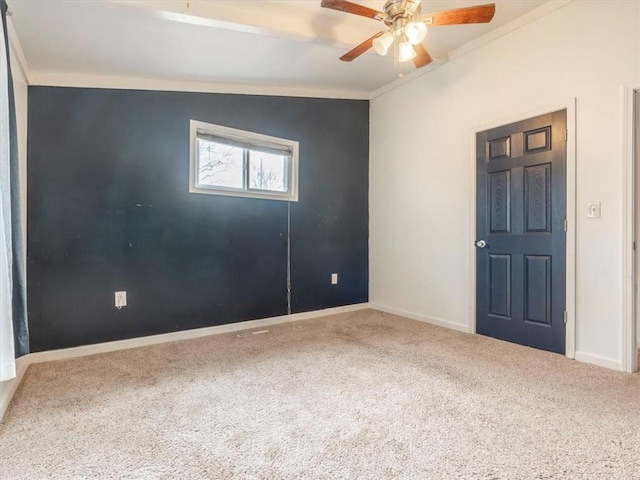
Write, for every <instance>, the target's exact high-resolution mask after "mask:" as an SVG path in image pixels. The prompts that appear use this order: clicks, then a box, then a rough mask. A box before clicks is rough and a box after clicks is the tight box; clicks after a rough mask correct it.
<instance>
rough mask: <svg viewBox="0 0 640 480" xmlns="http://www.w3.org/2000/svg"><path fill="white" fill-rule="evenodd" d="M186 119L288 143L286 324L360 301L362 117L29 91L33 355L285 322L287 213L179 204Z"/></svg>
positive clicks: (237, 205)
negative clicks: (291, 184)
mask: <svg viewBox="0 0 640 480" xmlns="http://www.w3.org/2000/svg"><path fill="white" fill-rule="evenodd" d="M190 119H194V120H200V121H204V122H210V123H215V124H219V125H225V126H229V127H233V128H240V129H244V130H249V131H254V132H257V133H262V134H266V135H273V136H277V137H282V138H288V139H292V140H297V141H299V142H300V183H299V185H300V193H299V202H295V203H291V204H290V206H291V227H290V235H291V279H292V311H293V313H297V312H304V311H309V310H316V309H321V308H328V307H335V306H340V305H348V304H354V303H361V302H366V301H367V300H368V217H369V215H368V176H369V170H368V168H369V167H368V157H369V104H368V102H366V101H357V100H333V99H312V98H290V97H268V96H249V95H225V94H200V93H176V92H150V91H129V90H103V89H80V88H58V87H30V88H29V129H28V244H27V269H28V275H27V279H28V300H29V322H30V329H31V350H32V351H33V352H37V351H43V350H50V349H57V348H66V347H73V346H77V345H85V344H92V343H98V342H105V341H112V340H120V339H125V338H132V337H139V336H145V335H152V334H158V333H167V332H173V331H178V330H185V329H191V328H198V327H206V326H212V325H222V324H225V323H231V322H238V321H245V320H252V319H257V318H264V317H270V316H275V315H284V314H286V313H287V291H286V286H287V206H288V204H287V202H282V201H273V200H258V199H245V198H233V197H224V196H217V195H202V194H191V193H189V191H188V190H189V186H188V174H189V120H190ZM333 272H337V273H338V274H339V280H340V281H339V284H338V285H331V284H330V275H331V273H333ZM117 290H126V291H127V296H128V306H127V307H125V308H123V309H122V310H117V309H116V308H115V307H114V292H115V291H117Z"/></svg>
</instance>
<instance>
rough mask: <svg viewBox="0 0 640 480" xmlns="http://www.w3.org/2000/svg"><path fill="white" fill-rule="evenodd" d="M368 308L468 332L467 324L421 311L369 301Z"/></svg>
mask: <svg viewBox="0 0 640 480" xmlns="http://www.w3.org/2000/svg"><path fill="white" fill-rule="evenodd" d="M369 308H372V309H374V310H380V311H381V312H385V313H391V314H392V315H398V316H401V317H407V318H410V319H412V320H418V321H419V322H425V323H430V324H431V325H436V326H438V327H444V328H450V329H451V330H457V331H458V332H464V333H469V326H468V325H463V324H460V323H455V322H450V321H449V320H442V319H440V318H434V317H429V316H427V315H423V314H421V313H414V312H408V311H406V310H402V309H399V308H393V307H387V306H385V305H379V304H377V303H369Z"/></svg>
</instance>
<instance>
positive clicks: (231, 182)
mask: <svg viewBox="0 0 640 480" xmlns="http://www.w3.org/2000/svg"><path fill="white" fill-rule="evenodd" d="M197 144H198V145H197V148H198V185H200V186H207V185H210V186H215V187H227V188H243V185H244V182H243V168H242V148H240V147H234V146H231V145H223V144H221V143H216V142H211V141H208V140H203V139H202V138H198V141H197Z"/></svg>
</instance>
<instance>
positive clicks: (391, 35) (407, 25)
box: [321, 0, 496, 76]
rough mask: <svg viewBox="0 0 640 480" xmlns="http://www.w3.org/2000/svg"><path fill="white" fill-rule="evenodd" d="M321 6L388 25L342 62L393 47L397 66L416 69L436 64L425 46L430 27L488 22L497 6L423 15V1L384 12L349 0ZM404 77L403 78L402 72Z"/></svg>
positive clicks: (401, 0) (392, 5) (404, 1)
mask: <svg viewBox="0 0 640 480" xmlns="http://www.w3.org/2000/svg"><path fill="white" fill-rule="evenodd" d="M321 6H322V7H325V8H331V9H333V10H339V11H341V12H347V13H353V14H355V15H360V16H363V17H367V18H371V19H373V20H378V21H383V22H384V24H385V25H386V26H387V30H386V31H381V32H378V33H376V34H375V35H373V36H372V37H370V38H367V39H366V40H365V41H364V42H362V43H361V44H360V45H358V46H356V47H355V48H353V49H351V50H350V51H348V52H347V53H345V54H344V55H343V56H342V57H340V60H342V61H344V62H350V61H352V60H354V59H356V58H358V57H359V56H360V55H362V54H363V53H364V52H366V51H367V50H369V49H370V48H372V47H373V48H374V49H375V50H376V52H378V53H379V54H380V55H386V54H387V52H388V51H389V49H390V48H391V47H393V55H394V59H395V62H396V67H399V66H400V65H402V64H403V63H405V62H408V61H409V60H413V64H414V65H415V67H416V68H422V67H424V66H426V65H429V64H430V63H431V62H432V61H433V59H432V58H431V55H429V52H427V50H426V49H425V48H424V46H423V45H422V41H423V40H424V39H425V36H426V34H427V25H429V26H440V25H462V24H467V23H488V22H490V21H491V20H492V19H493V15H494V14H495V12H496V6H495V4H493V3H490V4H487V5H478V6H475V7H464V8H456V9H453V10H445V11H443V12H438V13H429V14H427V15H422V6H421V5H420V0H388V1H387V3H385V4H384V7H383V11H382V12H380V11H378V10H375V9H373V8H369V7H366V6H364V5H358V4H357V3H353V2H349V1H347V0H322V4H321ZM400 75H401V76H402V71H401V70H400Z"/></svg>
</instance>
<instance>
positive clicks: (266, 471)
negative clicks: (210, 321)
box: [0, 310, 640, 479]
mask: <svg viewBox="0 0 640 480" xmlns="http://www.w3.org/2000/svg"><path fill="white" fill-rule="evenodd" d="M269 330H270V332H269V333H268V334H266V335H257V336H250V337H244V338H238V337H237V336H236V334H228V335H219V336H214V337H208V338H202V339H197V340H189V341H183V342H176V343H170V344H164V345H159V346H153V347H145V348H139V349H135V350H128V351H122V352H115V353H109V354H103V355H96V356H92V357H85V358H80V359H73V360H67V361H60V362H54V363H49V364H40V365H33V366H31V368H30V369H29V371H28V373H27V375H26V377H25V380H24V382H23V384H22V386H21V388H20V390H19V391H18V393H17V395H16V397H15V398H14V401H13V402H12V404H11V406H10V407H9V411H8V412H7V416H6V417H5V419H4V421H3V422H2V424H1V425H0V478H2V479H39V478H59V479H70V478H126V479H146V478H172V479H173V478H175V479H204V478H207V479H231V478H239V479H305V478H311V479H333V478H339V479H346V478H352V479H356V478H357V479H385V478H406V479H440V478H447V479H450V478H456V479H457V478H469V479H476V478H481V479H496V478H499V479H501V478H513V479H527V478H536V479H542V478H579V479H583V478H594V479H595V478H597V479H612V478H619V479H633V478H640V429H639V427H638V426H639V425H640V377H639V376H638V375H630V374H623V373H616V372H612V371H608V370H605V369H602V368H598V367H592V366H588V365H584V364H580V363H578V362H574V361H571V360H568V359H566V358H565V357H562V356H560V355H554V354H550V353H545V352H540V351H536V350H532V349H528V348H524V347H519V346H516V345H511V344H508V343H503V342H500V341H497V340H493V339H488V338H484V337H480V336H472V335H467V334H462V333H458V332H454V331H450V330H446V329H442V328H437V327H433V326H429V325H426V324H422V323H419V322H414V321H412V320H407V319H404V318H400V317H396V316H393V315H388V314H382V313H379V312H375V311H372V310H365V311H360V312H355V313H350V314H342V315H336V316H331V317H325V318H321V319H318V320H311V321H305V322H299V323H292V324H286V325H280V326H277V327H270V329H269Z"/></svg>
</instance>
